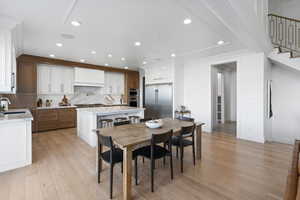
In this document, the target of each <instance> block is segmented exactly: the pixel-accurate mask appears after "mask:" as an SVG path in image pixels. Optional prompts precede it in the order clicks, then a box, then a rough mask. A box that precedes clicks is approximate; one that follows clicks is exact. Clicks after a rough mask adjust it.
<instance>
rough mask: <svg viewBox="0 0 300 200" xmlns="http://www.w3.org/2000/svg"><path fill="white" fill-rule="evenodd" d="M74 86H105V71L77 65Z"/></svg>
mask: <svg viewBox="0 0 300 200" xmlns="http://www.w3.org/2000/svg"><path fill="white" fill-rule="evenodd" d="M74 77H75V80H74V86H90V87H104V71H103V70H96V69H87V68H81V67H75V76H74Z"/></svg>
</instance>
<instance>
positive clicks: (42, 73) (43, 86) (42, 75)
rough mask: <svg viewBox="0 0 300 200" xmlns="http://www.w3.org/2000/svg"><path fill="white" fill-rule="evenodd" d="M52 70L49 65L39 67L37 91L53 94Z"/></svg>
mask: <svg viewBox="0 0 300 200" xmlns="http://www.w3.org/2000/svg"><path fill="white" fill-rule="evenodd" d="M51 92H52V90H51V71H50V67H49V66H48V65H38V67H37V93H38V94H51Z"/></svg>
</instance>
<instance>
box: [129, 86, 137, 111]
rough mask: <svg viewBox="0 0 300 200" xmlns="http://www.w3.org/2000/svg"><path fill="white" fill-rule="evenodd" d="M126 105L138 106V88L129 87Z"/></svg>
mask: <svg viewBox="0 0 300 200" xmlns="http://www.w3.org/2000/svg"><path fill="white" fill-rule="evenodd" d="M128 105H129V106H130V107H138V106H139V90H138V89H135V88H130V89H129V91H128Z"/></svg>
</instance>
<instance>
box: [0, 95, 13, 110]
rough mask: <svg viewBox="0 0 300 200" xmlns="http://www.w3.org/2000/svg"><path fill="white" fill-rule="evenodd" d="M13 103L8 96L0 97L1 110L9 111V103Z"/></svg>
mask: <svg viewBox="0 0 300 200" xmlns="http://www.w3.org/2000/svg"><path fill="white" fill-rule="evenodd" d="M9 104H11V103H10V100H9V99H8V98H7V97H0V111H1V112H4V111H8V105H9Z"/></svg>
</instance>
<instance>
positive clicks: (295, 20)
mask: <svg viewBox="0 0 300 200" xmlns="http://www.w3.org/2000/svg"><path fill="white" fill-rule="evenodd" d="M268 16H274V17H278V18H281V19H286V20H290V21H294V22H299V23H300V20H299V19H293V18H289V17H283V16H280V15H276V14H272V13H270V14H268Z"/></svg>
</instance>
